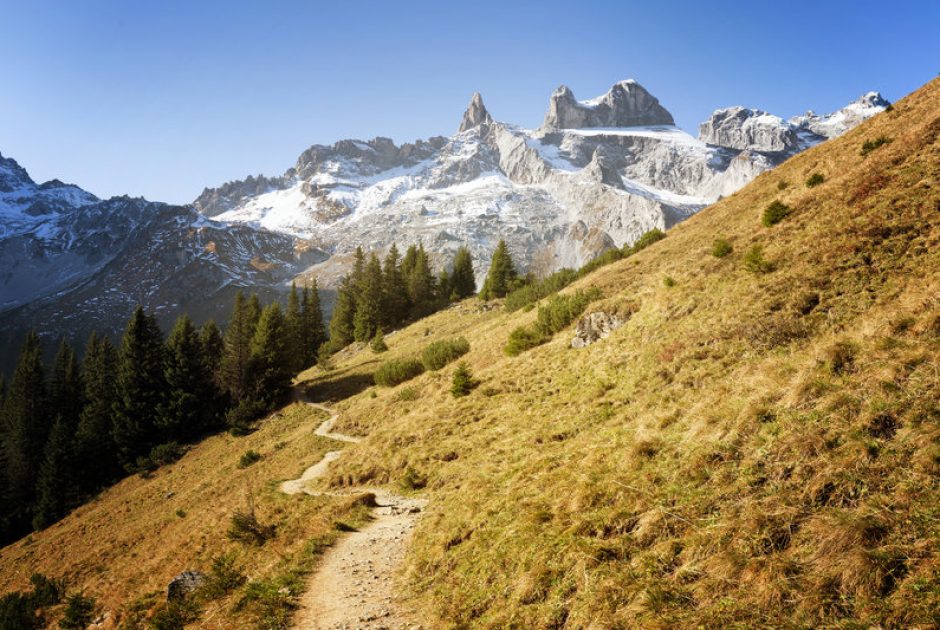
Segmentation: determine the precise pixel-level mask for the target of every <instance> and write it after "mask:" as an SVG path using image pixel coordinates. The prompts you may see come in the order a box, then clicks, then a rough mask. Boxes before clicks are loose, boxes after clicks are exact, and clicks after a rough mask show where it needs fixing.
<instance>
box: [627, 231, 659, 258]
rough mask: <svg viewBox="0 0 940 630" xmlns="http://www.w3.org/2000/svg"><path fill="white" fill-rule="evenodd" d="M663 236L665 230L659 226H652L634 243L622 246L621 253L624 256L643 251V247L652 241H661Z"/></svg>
mask: <svg viewBox="0 0 940 630" xmlns="http://www.w3.org/2000/svg"><path fill="white" fill-rule="evenodd" d="M664 238H666V233H665V232H663V231H662V230H660V229H659V228H653V229H652V230H650V231H649V232H647V233H646V234H644V235H643V236H641V237H640V238H638V239H637V241H636V243H634V244H633V246H632V247H624V251H623V253H624V255H625V256H632V255H633V254H636V253H637V252H641V251H643V250H644V249H646V248H647V247H649V246H650V245H652V244H653V243H656V242H657V241H661V240H663V239H664Z"/></svg>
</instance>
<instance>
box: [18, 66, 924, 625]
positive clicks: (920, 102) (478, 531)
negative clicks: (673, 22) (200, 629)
mask: <svg viewBox="0 0 940 630" xmlns="http://www.w3.org/2000/svg"><path fill="white" fill-rule="evenodd" d="M879 138H885V139H890V142H883V143H880V144H879V143H877V142H875V141H876V140H878V139H879ZM866 142H869V143H870V144H869V147H870V148H869V150H867V153H866V154H865V155H862V152H863V151H862V147H863V146H864V145H865V143H866ZM871 144H877V145H878V146H875V147H874V148H871ZM815 174H819V175H821V176H822V178H823V181H822V183H820V184H818V185H815V186H812V187H810V186H807V184H806V182H807V181H808V180H809V179H810V178H811V177H812V176H813V175H815ZM815 179H819V178H818V177H816V178H815ZM775 201H779V202H781V203H782V204H784V206H785V207H783V208H781V207H779V206H778V207H777V208H776V211H775V212H772V213H770V215H771V216H768V220H767V221H765V220H764V219H765V210H766V208H767V207H768V206H770V205H771V204H772V203H773V202H775ZM788 209H789V211H788ZM777 219H779V220H777ZM774 220H777V221H776V223H774ZM765 223H766V224H772V225H765ZM716 239H725V240H726V241H727V242H728V244H730V246H731V251H730V253H728V254H727V255H725V256H723V257H716V256H714V255H713V251H714V245H715V240H716ZM938 244H940V81H934V82H932V83H930V84H928V85H927V86H925V87H924V88H923V89H921V90H920V91H918V92H917V93H915V94H913V95H912V96H910V97H908V98H907V99H905V100H903V101H901V102H900V103H897V104H896V105H895V106H894V108H893V110H892V111H890V112H887V113H884V114H881V115H879V116H876V117H875V118H874V119H872V120H870V121H869V122H867V123H865V124H864V125H862V126H861V127H859V128H857V129H855V130H853V131H852V132H850V133H848V134H846V135H845V136H844V137H842V138H840V139H838V140H835V141H831V142H827V143H825V144H824V145H821V146H819V147H817V148H815V149H813V150H810V151H807V152H805V153H803V154H800V155H799V156H797V157H795V158H793V159H791V160H789V161H788V162H786V163H785V164H784V165H782V166H781V167H779V168H778V169H776V170H774V171H773V172H771V173H767V174H764V175H762V176H761V177H759V178H758V179H757V180H756V181H755V182H753V183H752V184H751V185H749V186H748V187H746V188H745V189H744V190H742V191H741V192H739V193H738V194H736V195H734V196H732V197H730V198H728V199H725V200H723V201H721V202H719V203H718V204H715V205H714V206H712V207H710V208H708V209H706V210H704V211H703V212H702V213H700V214H699V215H697V216H695V217H693V218H692V219H690V220H689V221H687V222H685V223H683V224H681V225H679V226H677V227H676V228H674V229H673V230H671V231H670V232H669V234H668V236H667V237H666V238H665V239H664V240H662V241H660V242H658V243H656V244H654V245H652V246H651V247H649V248H647V249H645V250H643V251H641V252H640V253H638V254H636V255H634V256H632V257H630V258H628V259H625V260H622V261H620V262H617V263H614V264H612V265H609V266H607V267H603V268H601V269H600V270H598V271H597V272H595V273H593V274H591V275H589V276H587V277H585V278H583V279H582V280H579V281H578V282H577V283H575V284H574V285H572V286H571V287H569V288H568V289H566V290H565V291H564V293H566V294H567V293H572V292H574V291H577V290H582V289H587V288H589V287H596V288H598V289H599V290H600V291H601V294H602V297H601V298H600V299H599V300H598V301H596V302H595V303H593V304H591V305H590V306H589V307H588V311H589V312H591V311H599V310H603V311H607V312H614V311H616V312H617V313H620V314H623V315H624V316H626V317H628V320H627V323H626V324H625V325H624V326H623V327H622V328H620V329H619V330H617V331H615V332H614V333H613V334H612V335H611V336H610V337H608V338H607V339H604V340H601V341H599V342H597V343H595V344H593V345H590V346H588V347H587V348H583V349H579V350H575V349H571V348H570V347H569V342H570V340H571V337H572V333H573V327H569V328H567V329H566V330H563V331H562V332H560V333H558V334H556V335H555V336H554V338H553V339H552V341H550V342H549V343H547V344H545V345H542V346H539V347H536V348H533V349H530V350H528V351H525V352H523V353H522V354H520V355H519V356H517V357H512V358H510V357H508V356H506V355H505V354H504V352H503V347H504V346H505V344H506V341H507V339H508V338H509V335H510V332H511V331H512V330H513V329H515V328H516V327H518V326H521V325H528V324H530V323H531V322H532V321H533V320H534V319H535V318H536V315H537V311H536V310H530V311H525V310H520V311H517V312H514V313H506V312H504V311H503V310H501V309H498V308H497V309H491V308H489V305H483V304H481V303H480V302H479V301H476V300H468V301H466V302H463V303H460V304H458V305H456V306H454V307H453V308H451V309H449V310H447V311H444V312H440V313H438V314H435V315H433V316H432V317H429V318H427V319H425V320H422V321H420V322H418V323H416V324H414V325H412V326H410V327H408V328H406V329H404V330H401V331H397V332H395V333H393V334H389V335H387V337H386V342H387V344H388V346H389V348H390V350H389V351H388V352H387V353H384V354H381V355H376V354H374V353H372V352H371V351H370V350H369V349H368V348H350V349H347V350H345V351H343V352H342V353H340V354H339V355H337V356H336V357H335V358H334V364H335V365H334V367H333V369H332V370H329V371H324V370H321V369H320V368H314V369H311V370H309V371H308V372H306V373H304V374H303V375H301V379H302V380H304V381H305V384H306V385H307V386H308V387H309V389H310V394H311V397H312V398H314V399H317V400H322V401H331V402H332V403H333V404H334V405H335V406H336V408H337V409H338V410H339V411H340V413H341V415H340V420H339V422H338V424H337V426H336V429H337V430H339V431H343V432H346V433H352V434H360V435H368V437H367V439H365V440H363V441H362V442H360V443H358V444H355V445H350V446H348V447H347V451H346V452H345V454H344V455H343V457H342V458H341V459H340V460H338V461H337V462H336V463H335V464H334V466H333V467H332V472H331V476H330V478H329V483H330V484H332V485H334V486H345V485H353V484H379V483H391V484H396V485H397V486H398V487H399V488H412V489H414V491H417V492H421V493H423V494H425V495H426V496H427V497H428V498H429V499H430V504H429V506H428V509H427V512H426V515H425V516H424V518H423V519H422V521H421V522H420V525H419V529H418V530H417V533H416V536H415V539H414V543H413V545H412V549H411V551H410V554H409V557H408V561H407V567H406V571H405V578H406V582H407V585H408V587H409V588H410V591H411V593H412V594H413V595H414V603H415V605H416V606H418V607H419V608H420V609H421V610H422V611H423V613H424V615H425V616H426V617H427V619H428V624H427V625H428V626H429V627H494V628H495V627H526V628H530V627H533V628H538V627H543V628H551V627H556V628H558V627H569V628H586V627H592V628H616V627H624V628H629V627H637V626H643V627H675V626H685V627H689V626H708V627H724V626H734V625H738V626H742V627H760V626H763V627H767V626H773V627H781V626H783V627H786V626H844V627H856V626H858V625H860V624H861V625H864V626H868V625H873V624H881V625H882V626H890V625H903V626H912V625H919V626H921V627H929V626H931V625H938V624H940V618H938V616H937V615H938V613H937V612H936V611H937V610H940V549H938V547H940V370H938V367H937V366H938V365H940V253H938ZM755 246H759V248H760V250H759V251H760V253H759V255H758V254H755V251H757V250H754V249H753V248H754V247H755ZM725 249H727V248H725ZM719 253H720V252H719ZM456 336H464V337H465V338H466V339H467V340H468V341H469V342H470V348H471V349H470V352H469V353H468V354H466V355H465V356H464V357H462V360H465V361H466V362H467V364H468V366H469V367H470V369H471V371H472V372H473V375H474V377H475V378H476V379H477V380H478V381H479V385H478V386H477V387H476V388H475V389H474V390H473V391H472V392H471V393H470V395H469V396H466V397H462V398H456V399H455V398H453V397H452V396H451V394H450V386H451V376H452V374H453V372H454V369H455V364H451V365H449V366H447V367H445V368H443V369H442V370H439V371H436V372H427V373H425V374H423V375H421V376H419V377H417V378H415V379H413V380H410V381H408V382H406V383H403V384H401V385H398V386H395V387H388V388H386V387H381V388H377V387H375V386H373V385H372V374H373V373H374V372H375V370H376V369H377V368H378V367H379V365H380V364H381V363H382V362H383V361H385V360H388V359H396V358H410V357H413V356H415V355H418V354H420V352H421V351H422V350H423V349H424V348H426V347H427V346H428V344H430V343H431V342H433V341H437V340H442V339H448V338H452V337H456ZM321 419H322V418H320V417H317V416H316V414H315V413H314V412H312V411H310V410H309V409H308V408H306V407H300V406H292V407H288V408H287V409H285V410H284V411H283V412H282V414H281V415H280V416H279V417H275V418H271V419H269V421H267V422H266V423H264V424H263V426H262V429H261V430H260V431H258V432H257V433H255V434H253V435H251V436H248V437H245V438H232V437H229V436H219V437H214V438H210V439H209V440H207V441H205V442H204V443H202V444H200V445H199V446H197V447H196V448H194V449H193V450H192V451H191V452H190V453H189V454H188V455H187V456H186V457H184V458H183V459H182V460H181V461H180V462H178V463H177V464H174V465H172V466H170V467H167V468H164V469H161V470H160V471H158V472H157V473H156V475H155V476H154V478H152V479H140V478H136V477H134V478H129V479H127V480H125V481H124V482H122V483H121V484H119V485H117V486H116V487H114V488H112V489H110V490H109V491H107V492H105V493H103V494H102V495H101V496H100V497H99V498H98V499H97V500H96V501H94V502H91V503H89V504H88V505H86V506H84V507H82V508H80V509H79V510H77V511H76V512H75V513H73V514H72V515H70V516H69V517H67V518H66V519H64V520H63V521H62V522H61V523H59V524H57V525H55V526H53V527H51V528H49V529H48V530H46V531H43V532H40V533H37V534H35V535H33V536H32V537H30V538H29V539H26V540H24V541H20V542H19V543H17V544H15V545H12V546H10V547H7V548H5V549H3V550H0V590H8V589H11V588H21V587H24V586H25V585H26V582H27V579H28V575H29V573H30V572H32V571H42V572H44V573H46V574H48V575H51V576H55V577H63V576H64V577H66V578H67V579H68V580H69V581H70V583H71V584H72V586H73V588H75V589H80V588H84V589H86V591H87V592H89V593H91V594H94V595H95V596H97V597H98V598H99V599H100V600H101V601H102V602H103V603H104V604H105V605H106V606H107V607H108V608H110V609H117V608H118V607H121V606H123V608H124V609H125V610H127V609H128V608H129V607H130V606H131V603H132V602H134V601H139V600H140V598H141V597H142V596H145V595H146V594H147V593H149V592H153V591H159V590H161V589H162V588H164V587H165V584H166V582H167V581H168V580H169V579H170V578H171V577H172V576H173V575H175V574H176V573H178V572H179V571H181V570H183V569H187V568H202V569H205V568H207V567H208V566H209V564H210V561H211V558H213V557H217V556H218V555H219V554H221V553H223V552H226V551H231V552H234V553H235V554H236V558H237V560H238V562H239V563H240V564H243V565H244V566H245V573H247V574H248V576H249V577H250V578H251V579H252V580H254V581H255V584H256V585H260V586H258V587H256V588H255V589H254V591H251V589H250V588H249V587H248V586H244V587H240V588H239V589H237V590H236V591H235V593H233V594H231V595H229V596H227V597H226V598H223V599H222V600H220V601H214V602H210V603H208V604H207V607H206V611H205V612H204V614H203V617H202V621H201V622H200V624H201V625H203V626H205V627H220V628H221V627H242V626H244V625H247V624H249V623H254V622H253V621H251V620H252V618H254V619H257V618H259V616H264V615H265V614H268V613H270V610H266V609H264V608H263V607H262V608H260V609H259V608H258V606H261V604H258V602H257V601H255V602H254V604H253V605H249V606H248V607H247V608H245V609H242V610H236V609H235V608H234V607H233V606H234V604H235V603H236V602H237V601H239V600H240V599H241V598H243V597H244V596H245V594H246V593H248V592H262V593H268V594H269V595H271V596H272V597H274V598H276V596H277V594H278V592H279V590H280V588H281V586H283V585H288V588H287V589H286V591H284V592H282V595H284V599H289V598H290V595H291V594H292V593H295V592H296V590H297V589H298V588H299V585H300V584H301V582H300V581H299V580H298V579H297V577H298V575H301V574H302V573H303V571H305V570H309V568H310V567H311V565H312V562H313V560H314V559H315V556H316V553H317V552H318V551H319V550H321V549H322V547H323V545H324V544H327V543H329V542H330V541H331V540H332V539H334V538H335V536H336V535H337V522H338V521H342V522H345V523H353V524H354V523H356V522H360V521H361V520H362V519H363V518H364V508H363V507H362V506H361V505H358V504H357V503H356V502H355V501H352V500H343V499H338V498H325V497H317V498H314V497H307V496H294V497H286V496H284V495H281V494H280V493H278V492H277V491H276V487H277V482H278V481H279V480H282V479H287V478H293V477H296V476H298V475H299V474H300V473H301V471H302V470H304V468H305V467H307V466H309V465H311V464H312V463H314V462H316V461H317V460H318V459H319V458H320V457H321V456H322V454H323V452H324V451H325V450H326V449H327V448H328V447H331V446H335V444H333V443H328V442H326V441H324V440H322V439H321V438H317V437H316V436H314V435H313V434H312V431H313V428H314V427H315V426H316V425H317V423H318V422H319V421H320V420H321ZM248 449H254V450H256V451H258V452H260V453H261V454H262V455H263V456H264V457H263V459H262V460H261V461H259V462H257V463H255V464H253V465H252V466H249V467H248V468H245V469H239V468H238V467H237V463H238V460H239V457H240V456H241V454H242V453H244V452H245V451H246V450H248ZM249 491H250V492H251V493H252V494H253V496H254V498H255V503H256V507H257V511H258V514H259V518H260V519H261V520H262V521H263V522H265V523H273V524H276V525H277V536H276V537H275V538H274V539H273V540H271V541H269V542H268V543H267V544H265V545H264V546H263V547H245V546H242V545H240V544H238V543H234V542H232V541H229V540H228V539H227V537H226V533H225V532H226V530H227V529H228V526H229V521H230V517H231V515H232V514H233V513H234V512H235V511H236V510H238V509H242V508H243V507H244V505H245V501H246V499H245V496H246V493H247V492H249ZM171 493H172V494H171ZM341 528H342V527H341V526H340V529H341ZM275 603H276V602H275ZM128 616H129V615H128Z"/></svg>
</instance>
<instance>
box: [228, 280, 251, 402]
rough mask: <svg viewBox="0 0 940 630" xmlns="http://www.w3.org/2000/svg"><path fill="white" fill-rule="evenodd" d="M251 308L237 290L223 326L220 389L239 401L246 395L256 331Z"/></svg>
mask: <svg viewBox="0 0 940 630" xmlns="http://www.w3.org/2000/svg"><path fill="white" fill-rule="evenodd" d="M252 310H253V307H252V306H251V303H250V302H249V301H248V300H246V299H245V296H244V294H242V292H241V291H239V292H238V293H237V294H236V295H235V306H234V307H233V308H232V316H231V317H230V318H229V322H228V327H227V328H226V329H225V351H224V352H223V354H222V362H221V365H220V367H219V369H220V374H221V381H222V385H223V389H224V390H225V391H226V392H228V394H229V396H231V398H232V401H233V402H235V403H238V402H239V401H241V400H242V399H243V398H244V397H245V396H246V395H247V394H248V359H249V357H250V355H251V338H252V336H254V334H255V324H254V323H253V321H252V319H253V317H254V314H253V313H252Z"/></svg>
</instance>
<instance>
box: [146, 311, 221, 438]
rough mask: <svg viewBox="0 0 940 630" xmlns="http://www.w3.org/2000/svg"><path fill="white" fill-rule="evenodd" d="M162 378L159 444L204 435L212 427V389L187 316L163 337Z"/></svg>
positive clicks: (210, 376)
mask: <svg viewBox="0 0 940 630" xmlns="http://www.w3.org/2000/svg"><path fill="white" fill-rule="evenodd" d="M163 376H164V380H165V382H166V389H165V391H164V392H163V402H162V404H161V405H160V414H159V423H158V428H159V429H160V438H159V439H160V441H161V442H177V441H186V440H191V439H193V438H195V437H197V436H199V435H200V434H202V433H203V432H205V431H206V430H207V429H208V428H209V426H210V425H211V424H212V417H211V416H212V413H213V411H214V409H213V407H214V405H213V402H214V401H213V394H214V387H213V383H212V374H211V373H210V372H209V370H208V369H207V365H206V362H205V359H204V358H203V356H202V344H201V343H200V340H199V333H198V332H197V331H196V327H195V326H194V325H193V322H192V320H191V319H189V316H188V315H181V316H180V317H179V318H178V319H177V320H176V323H175V324H174V325H173V329H172V330H171V331H170V335H169V337H167V341H166V351H165V353H164V364H163Z"/></svg>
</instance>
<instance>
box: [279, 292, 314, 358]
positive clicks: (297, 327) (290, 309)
mask: <svg viewBox="0 0 940 630" xmlns="http://www.w3.org/2000/svg"><path fill="white" fill-rule="evenodd" d="M285 319H286V324H287V341H288V349H289V352H290V357H291V361H290V367H291V372H293V373H294V374H299V373H300V371H301V370H303V369H304V368H305V367H308V366H309V365H310V364H309V363H306V362H305V360H306V357H305V356H304V322H303V317H302V313H301V310H300V294H298V293H297V283H296V282H291V283H290V294H289V295H288V298H287V313H286V315H285Z"/></svg>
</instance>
